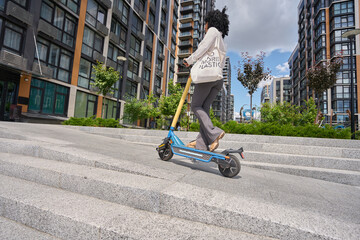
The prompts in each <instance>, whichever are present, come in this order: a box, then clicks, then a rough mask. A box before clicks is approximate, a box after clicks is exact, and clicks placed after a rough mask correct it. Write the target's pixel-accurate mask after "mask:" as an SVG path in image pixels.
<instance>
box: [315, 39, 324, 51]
mask: <svg viewBox="0 0 360 240" xmlns="http://www.w3.org/2000/svg"><path fill="white" fill-rule="evenodd" d="M322 47H326V37H325V36H321V37H320V38H319V39H318V40H317V41H316V42H315V50H318V49H319V48H322Z"/></svg>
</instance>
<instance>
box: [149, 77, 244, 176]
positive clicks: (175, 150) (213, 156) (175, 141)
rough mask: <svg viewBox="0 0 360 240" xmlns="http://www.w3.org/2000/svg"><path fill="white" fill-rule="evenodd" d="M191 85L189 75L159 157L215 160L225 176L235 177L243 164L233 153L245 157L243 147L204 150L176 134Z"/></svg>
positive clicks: (160, 148) (159, 148)
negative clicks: (196, 147) (217, 150)
mask: <svg viewBox="0 0 360 240" xmlns="http://www.w3.org/2000/svg"><path fill="white" fill-rule="evenodd" d="M190 85H191V76H189V78H188V80H187V83H186V86H185V90H184V92H183V95H182V97H181V100H180V103H179V106H178V108H177V110H176V114H175V116H174V119H173V121H172V124H171V127H170V131H169V133H168V136H167V137H166V138H165V139H164V140H163V143H162V144H160V145H159V146H158V147H157V148H156V150H157V151H158V153H159V157H160V159H161V160H163V161H169V160H170V159H171V158H172V157H173V155H174V154H175V155H178V156H182V157H186V158H189V159H192V160H196V161H202V162H215V163H216V164H218V167H219V171H220V173H221V174H222V175H223V176H225V177H229V178H232V177H235V176H236V175H237V174H238V173H239V172H240V170H241V165H240V161H239V159H238V158H237V157H236V156H234V155H233V154H231V153H238V154H240V157H241V158H242V159H244V154H243V152H244V150H243V148H242V147H241V148H239V149H237V150H234V149H227V150H224V151H223V152H221V153H215V152H209V151H203V150H198V149H195V148H189V147H186V146H185V144H184V143H183V142H182V141H181V140H180V139H179V138H178V137H177V136H176V135H175V132H174V131H175V127H176V123H177V121H178V119H179V116H180V113H181V109H182V107H183V105H184V102H185V99H186V96H187V94H188V92H189V88H190Z"/></svg>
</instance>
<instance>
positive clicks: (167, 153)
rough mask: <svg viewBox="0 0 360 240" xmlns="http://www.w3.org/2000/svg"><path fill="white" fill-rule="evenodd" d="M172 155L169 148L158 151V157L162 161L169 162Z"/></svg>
mask: <svg viewBox="0 0 360 240" xmlns="http://www.w3.org/2000/svg"><path fill="white" fill-rule="evenodd" d="M173 155H174V153H173V152H172V150H171V147H170V146H167V147H166V148H165V149H164V150H161V151H159V157H160V159H161V160H163V161H169V160H170V159H171V158H172V157H173Z"/></svg>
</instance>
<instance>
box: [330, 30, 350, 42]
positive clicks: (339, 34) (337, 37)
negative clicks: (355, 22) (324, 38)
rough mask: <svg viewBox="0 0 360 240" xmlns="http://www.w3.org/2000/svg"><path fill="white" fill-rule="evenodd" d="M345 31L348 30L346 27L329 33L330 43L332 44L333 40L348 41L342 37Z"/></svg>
mask: <svg viewBox="0 0 360 240" xmlns="http://www.w3.org/2000/svg"><path fill="white" fill-rule="evenodd" d="M346 31H348V29H343V30H336V31H333V32H332V33H331V35H330V44H333V43H335V42H344V41H348V40H349V39H347V38H343V37H342V35H343V33H345V32H346Z"/></svg>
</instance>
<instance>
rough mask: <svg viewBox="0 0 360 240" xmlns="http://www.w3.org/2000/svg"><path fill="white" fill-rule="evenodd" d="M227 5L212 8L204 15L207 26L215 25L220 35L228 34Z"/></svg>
mask: <svg viewBox="0 0 360 240" xmlns="http://www.w3.org/2000/svg"><path fill="white" fill-rule="evenodd" d="M226 10H227V7H226V6H225V7H224V8H223V10H222V11H221V12H220V10H213V11H210V12H208V14H207V15H206V17H205V22H206V23H208V28H211V27H215V28H216V29H217V30H219V31H220V32H221V33H222V37H223V38H224V37H225V36H227V35H228V33H229V24H230V21H229V15H227V14H226Z"/></svg>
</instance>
